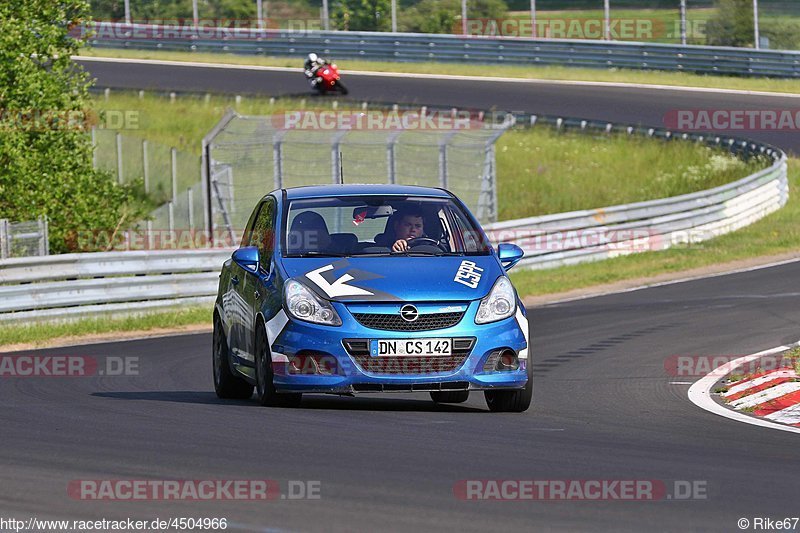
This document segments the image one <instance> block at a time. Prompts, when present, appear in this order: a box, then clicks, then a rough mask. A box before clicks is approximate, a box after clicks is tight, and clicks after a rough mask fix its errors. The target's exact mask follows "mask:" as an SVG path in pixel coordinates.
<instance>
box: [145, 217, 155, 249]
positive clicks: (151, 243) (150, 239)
mask: <svg viewBox="0 0 800 533" xmlns="http://www.w3.org/2000/svg"><path fill="white" fill-rule="evenodd" d="M144 227H145V231H146V232H147V249H148V250H153V249H154V248H155V236H154V235H153V221H152V220H148V221H147V222H145V223H144Z"/></svg>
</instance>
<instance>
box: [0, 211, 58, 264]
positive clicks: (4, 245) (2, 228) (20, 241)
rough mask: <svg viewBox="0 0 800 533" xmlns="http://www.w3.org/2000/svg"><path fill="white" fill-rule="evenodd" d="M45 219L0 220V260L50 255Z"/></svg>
mask: <svg viewBox="0 0 800 533" xmlns="http://www.w3.org/2000/svg"><path fill="white" fill-rule="evenodd" d="M47 238H48V229H47V219H46V218H44V217H39V218H38V219H37V220H33V221H27V222H10V221H8V220H7V219H5V218H0V259H8V258H11V257H32V256H43V255H49V254H50V245H49V243H48V241H47Z"/></svg>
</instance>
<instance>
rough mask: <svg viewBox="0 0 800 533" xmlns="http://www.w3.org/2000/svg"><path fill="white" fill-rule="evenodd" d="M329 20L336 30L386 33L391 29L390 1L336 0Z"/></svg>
mask: <svg viewBox="0 0 800 533" xmlns="http://www.w3.org/2000/svg"><path fill="white" fill-rule="evenodd" d="M331 19H332V20H333V24H334V26H335V28H336V29H339V30H352V31H388V30H390V29H391V27H392V5H391V1H390V0H338V1H337V2H336V3H335V4H334V6H333V12H332V14H331Z"/></svg>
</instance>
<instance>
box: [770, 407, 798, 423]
mask: <svg viewBox="0 0 800 533" xmlns="http://www.w3.org/2000/svg"><path fill="white" fill-rule="evenodd" d="M764 418H769V419H770V420H774V421H775V422H781V423H783V424H800V403H798V404H797V405H793V406H791V407H787V408H786V409H781V410H780V411H775V412H774V413H770V414H768V415H766V416H765V417H764Z"/></svg>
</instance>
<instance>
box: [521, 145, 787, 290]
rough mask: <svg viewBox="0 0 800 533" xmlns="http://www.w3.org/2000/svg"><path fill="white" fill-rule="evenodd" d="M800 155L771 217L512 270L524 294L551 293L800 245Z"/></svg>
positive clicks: (767, 253)
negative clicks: (705, 235) (682, 241)
mask: <svg viewBox="0 0 800 533" xmlns="http://www.w3.org/2000/svg"><path fill="white" fill-rule="evenodd" d="M798 195H800V160H798V159H791V160H790V161H789V201H788V203H787V204H786V206H785V207H784V208H783V209H781V210H779V211H777V212H775V213H773V214H771V215H769V216H768V217H766V218H764V219H762V220H760V221H758V222H756V223H754V224H752V225H750V226H747V227H746V228H743V229H740V230H738V231H735V232H733V233H729V234H727V235H723V236H721V237H717V238H716V239H712V240H710V241H707V242H704V243H699V244H693V245H690V246H685V247H677V248H672V249H669V250H665V251H661V252H646V253H641V254H634V255H629V256H625V257H618V258H614V259H608V260H606V261H600V262H595V263H585V264H582V265H575V266H569V267H561V268H556V269H552V270H519V271H516V272H514V271H512V273H511V278H512V280H513V281H514V285H515V286H516V287H517V289H518V290H519V292H520V294H524V295H526V296H532V295H541V294H551V293H557V292H562V291H567V290H572V289H578V288H584V287H590V286H593V285H600V284H605V283H613V282H616V281H623V280H627V279H637V278H647V277H652V276H655V275H658V274H667V273H675V272H681V271H684V270H689V269H692V268H698V267H704V266H709V265H714V264H718V263H727V262H730V261H736V260H739V259H747V258H752V257H759V256H769V255H775V254H780V253H786V252H794V251H800V225H798V224H797V221H798V220H799V219H800V198H798Z"/></svg>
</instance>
